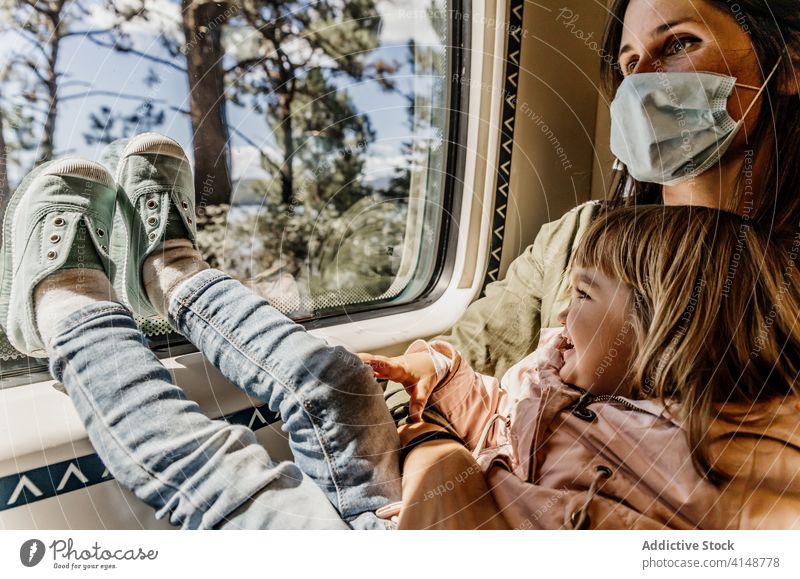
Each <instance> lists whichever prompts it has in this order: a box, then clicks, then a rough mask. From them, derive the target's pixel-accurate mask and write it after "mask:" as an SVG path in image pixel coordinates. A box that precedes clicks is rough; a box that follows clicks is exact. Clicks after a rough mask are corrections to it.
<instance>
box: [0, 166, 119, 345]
mask: <svg viewBox="0 0 800 579" xmlns="http://www.w3.org/2000/svg"><path fill="white" fill-rule="evenodd" d="M116 191H117V187H116V184H115V183H114V179H113V178H112V177H111V175H110V174H109V173H108V171H107V170H106V169H105V167H103V166H102V165H100V164H99V163H95V162H94V161H88V160H84V159H77V158H67V159H61V160H57V161H50V162H48V163H44V164H43V165H40V166H39V167H37V168H36V169H34V170H33V171H31V172H30V173H29V174H28V175H27V176H26V177H25V178H24V179H23V180H22V183H21V184H20V185H19V187H18V188H17V190H16V191H15V192H14V194H13V195H12V196H11V199H10V200H9V203H8V206H7V208H6V212H5V215H4V217H3V246H2V250H0V253H2V256H0V324H2V325H3V330H4V331H5V333H6V336H7V337H8V340H9V342H11V345H13V346H14V347H15V348H16V349H17V350H19V351H20V352H22V353H24V354H27V355H28V356H34V357H38V358H42V357H47V353H46V352H45V345H44V343H43V340H42V337H41V335H40V334H39V331H38V329H37V326H36V315H35V311H34V305H35V304H34V289H35V288H36V285H37V284H38V283H39V282H40V281H42V280H43V279H44V278H45V277H46V276H48V275H50V274H51V273H54V272H56V271H59V270H64V269H69V268H89V269H99V270H102V271H104V272H105V273H106V274H107V275H110V272H111V269H112V265H111V263H110V254H109V239H110V238H111V235H112V233H113V223H114V212H115V208H116V194H117V193H116Z"/></svg>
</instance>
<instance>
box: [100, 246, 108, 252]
mask: <svg viewBox="0 0 800 579" xmlns="http://www.w3.org/2000/svg"><path fill="white" fill-rule="evenodd" d="M100 249H102V250H103V251H105V252H108V247H107V246H105V245H101V246H100Z"/></svg>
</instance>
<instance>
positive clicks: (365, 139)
mask: <svg viewBox="0 0 800 579" xmlns="http://www.w3.org/2000/svg"><path fill="white" fill-rule="evenodd" d="M452 4H453V2H452V0H419V1H415V2H407V1H405V0H402V1H401V0H391V1H389V0H359V1H355V2H338V1H336V2H333V1H318V2H314V1H306V2H266V1H257V0H256V1H252V2H224V3H214V2H188V1H186V0H183V1H181V0H124V1H116V0H115V1H108V0H57V1H55V2H40V1H37V0H24V1H22V2H17V3H13V4H10V5H9V6H8V7H7V8H5V9H4V12H3V13H2V14H0V22H1V23H2V24H1V25H2V41H0V55H2V58H1V59H0V62H2V63H3V64H2V68H1V69H0V128H2V130H0V134H1V135H2V136H3V138H2V139H0V179H1V180H2V188H3V190H2V198H3V199H4V200H5V199H7V198H8V195H9V192H10V191H13V187H14V186H15V184H16V183H18V182H19V180H20V179H21V178H22V176H23V175H24V174H25V173H27V172H28V171H29V170H30V169H31V168H32V167H33V166H34V165H35V164H36V163H39V162H42V161H46V160H48V159H52V158H56V157H59V156H64V155H79V156H83V157H88V158H94V159H99V158H100V157H101V155H102V150H103V147H105V146H106V145H107V144H108V143H110V142H111V141H113V140H115V139H118V138H125V137H129V136H131V135H133V134H136V133H139V132H144V131H157V132H161V133H164V134H166V135H169V136H171V137H173V138H175V139H176V140H178V141H179V142H180V143H181V144H182V145H183V147H184V148H185V149H186V151H187V153H188V154H189V156H190V158H191V159H192V161H193V164H194V171H195V187H196V194H197V219H198V227H199V231H198V243H199V245H200V248H201V250H202V252H203V254H204V255H205V257H206V258H207V260H208V261H209V262H210V263H211V265H212V266H214V267H218V268H220V269H223V270H225V271H227V272H228V273H229V274H231V275H232V276H234V277H236V278H238V279H240V280H241V281H242V282H243V283H245V284H246V285H248V286H250V287H252V288H253V289H255V290H256V291H257V292H258V293H260V294H261V295H262V296H264V297H265V298H266V299H267V300H268V301H270V303H272V304H273V305H274V306H276V307H277V308H279V309H280V310H282V311H283V312H285V313H286V314H288V315H290V316H292V317H293V318H295V319H298V320H308V319H312V318H320V317H324V316H329V315H333V314H341V313H342V312H343V311H344V310H345V308H350V307H353V306H364V305H365V304H370V306H369V307H373V308H374V307H378V306H379V305H386V304H389V305H396V304H398V303H408V302H409V301H412V300H414V299H416V298H417V297H418V296H419V295H420V294H421V293H422V292H423V291H424V290H425V288H426V287H428V286H429V284H430V281H431V279H432V277H433V276H434V274H435V273H436V272H435V269H436V267H435V263H437V256H438V254H439V252H440V251H441V249H440V246H441V245H442V244H440V243H439V242H440V239H441V237H442V236H441V231H442V227H443V225H442V220H443V219H444V215H445V214H446V211H447V206H446V203H445V195H444V191H445V190H446V187H447V182H446V177H447V178H449V179H453V178H454V176H453V175H452V174H451V173H450V172H448V171H447V170H446V168H445V164H446V162H447V150H448V146H447V144H448V143H449V142H450V141H449V139H448V134H447V133H448V131H449V130H452V126H451V123H450V122H449V121H448V115H450V114H451V112H452V102H453V100H452V98H453V95H452V93H451V86H450V83H449V82H448V79H449V78H450V73H449V71H450V69H451V68H452V66H453V62H454V58H455V57H456V56H457V55H455V54H454V49H453V44H454V43H453V42H452V36H453V34H454V32H453V30H454V27H456V26H461V25H463V22H464V21H466V19H461V18H454V17H453V5H452ZM439 261H441V260H439ZM139 321H140V324H141V325H142V327H143V329H144V330H145V332H146V333H147V334H148V335H149V336H151V337H153V339H155V340H157V336H159V335H162V334H165V333H166V332H168V331H169V329H168V327H167V326H166V324H165V322H164V321H163V320H158V319H150V320H139ZM0 350H1V352H0V356H1V357H2V360H3V363H2V369H3V372H4V373H5V372H6V371H8V370H9V369H10V368H12V369H13V368H14V367H15V366H14V363H11V364H10V363H9V360H14V359H18V358H20V356H21V355H20V354H18V353H17V352H15V351H14V350H13V348H11V346H10V345H9V344H8V342H7V341H6V340H5V338H3V340H2V344H0ZM18 362H24V360H22V361H20V360H18ZM28 362H30V361H28ZM26 367H27V366H26Z"/></svg>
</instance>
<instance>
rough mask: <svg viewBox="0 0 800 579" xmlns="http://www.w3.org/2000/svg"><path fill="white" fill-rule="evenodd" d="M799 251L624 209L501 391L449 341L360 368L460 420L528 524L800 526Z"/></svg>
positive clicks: (505, 500)
mask: <svg viewBox="0 0 800 579" xmlns="http://www.w3.org/2000/svg"><path fill="white" fill-rule="evenodd" d="M798 254H800V235H797V236H795V237H794V238H792V239H787V238H783V237H780V236H778V237H776V236H774V235H773V236H770V234H769V232H763V231H760V230H757V229H755V228H754V227H752V226H750V225H749V224H748V222H747V221H746V220H744V219H742V218H740V217H738V216H736V215H734V214H731V213H726V212H721V211H718V210H715V209H708V208H705V207H689V206H665V207H661V206H645V207H638V208H625V209H620V210H615V211H612V212H609V213H607V214H605V216H604V217H603V218H601V219H598V220H597V221H596V222H595V223H594V224H593V225H592V226H591V227H590V229H589V230H588V231H587V232H586V234H585V236H584V237H583V238H582V239H581V241H580V245H579V247H578V249H577V251H576V252H575V253H574V254H573V259H572V264H571V268H569V269H568V271H571V286H572V287H571V289H572V292H573V295H572V301H571V303H570V305H569V307H568V308H567V309H566V310H564V311H563V312H561V313H560V315H559V321H560V322H561V324H562V325H563V329H558V328H550V329H545V330H543V331H542V335H541V338H540V344H539V348H538V349H537V350H536V351H534V352H533V353H532V354H530V355H529V356H527V357H526V358H524V359H523V360H521V361H520V362H518V363H517V364H516V365H514V366H513V367H512V368H511V369H510V370H509V371H508V372H507V373H506V374H505V375H504V376H503V378H502V380H501V381H500V382H498V381H497V380H496V379H494V378H492V377H489V376H484V375H481V374H478V373H476V372H475V371H473V370H472V369H471V368H470V367H469V366H468V365H467V363H466V362H465V361H464V360H463V359H462V358H461V356H460V355H459V353H458V352H457V351H455V349H454V348H452V347H451V346H450V345H449V344H447V343H446V342H441V341H435V342H432V343H430V344H428V343H426V342H424V341H422V340H418V341H417V342H415V343H413V344H412V345H411V346H410V347H409V349H408V350H407V352H406V354H405V355H404V356H401V357H398V358H383V357H380V356H371V355H368V354H362V355H361V358H362V360H364V361H366V362H368V363H369V364H370V365H371V366H373V369H374V370H375V373H376V375H378V376H380V377H385V378H389V379H393V380H396V381H399V382H401V383H403V385H404V386H406V387H407V389H408V390H409V394H410V395H411V414H412V418H416V419H417V420H418V419H419V417H420V414H421V411H422V409H423V408H424V407H425V406H426V405H430V406H433V407H435V408H436V409H438V410H439V412H440V413H442V414H444V416H446V417H447V419H448V420H449V422H450V424H451V425H452V428H453V429H454V430H455V432H456V433H457V434H458V435H460V436H461V437H462V438H463V440H464V441H465V443H466V444H467V445H468V446H469V448H470V449H472V450H473V452H474V455H475V456H476V458H477V460H478V463H479V464H480V465H481V467H482V470H483V472H484V474H485V476H486V478H487V482H488V486H489V488H490V490H491V494H492V496H493V498H494V500H495V502H496V504H497V507H498V511H499V513H501V514H502V516H503V517H504V518H505V520H506V521H507V522H508V523H509V524H510V525H511V526H513V527H515V528H545V529H552V528H560V527H568V528H588V527H592V528H612V529H620V528H660V527H669V528H681V529H692V528H709V529H710V528H713V529H717V528H734V529H735V528H800V397H798V389H797V387H796V386H795V380H796V378H797V375H798V372H800V323H798V321H797V315H798V312H800V292H799V291H798V287H800V286H798V280H797V276H798V271H797V268H796V259H797V257H798ZM719 264H728V265H727V267H719ZM437 366H438V367H437ZM437 370H438V372H437ZM437 374H438V376H437ZM426 498H430V497H424V496H417V497H409V496H405V497H404V501H405V506H406V512H407V511H408V509H409V508H413V507H414V506H417V505H419V503H420V502H421V501H424V500H425V499H426ZM415 513H416V514H415V520H414V523H413V525H414V526H417V525H423V526H425V525H428V524H432V523H433V521H426V520H425V516H424V510H423V509H416V510H415ZM402 524H403V519H402V518H401V525H402ZM405 524H406V525H411V524H412V523H410V522H409V521H405Z"/></svg>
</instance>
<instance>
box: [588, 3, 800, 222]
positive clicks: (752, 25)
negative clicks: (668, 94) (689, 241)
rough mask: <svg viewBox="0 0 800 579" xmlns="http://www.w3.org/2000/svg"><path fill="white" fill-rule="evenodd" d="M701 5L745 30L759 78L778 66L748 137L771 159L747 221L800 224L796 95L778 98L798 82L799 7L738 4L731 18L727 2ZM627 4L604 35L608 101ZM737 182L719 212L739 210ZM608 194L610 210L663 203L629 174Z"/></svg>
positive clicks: (658, 193) (614, 12) (657, 190)
mask: <svg viewBox="0 0 800 579" xmlns="http://www.w3.org/2000/svg"><path fill="white" fill-rule="evenodd" d="M703 1H704V2H707V3H708V4H709V5H711V6H713V7H715V8H717V9H718V10H720V11H722V12H724V13H725V14H726V15H728V16H729V17H730V18H734V19H736V20H737V21H738V22H740V24H741V26H743V27H744V26H746V27H747V31H748V33H749V35H750V40H751V42H752V43H753V47H754V48H755V52H756V56H757V58H758V62H759V65H760V67H761V70H762V72H763V75H762V76H764V77H765V76H766V75H767V74H768V73H769V71H770V70H772V67H773V66H775V64H776V63H777V62H778V61H779V60H780V63H781V64H780V65H779V67H778V70H777V71H776V73H775V75H774V76H773V77H772V79H771V80H770V82H769V84H768V85H767V87H766V90H765V91H764V93H763V96H762V98H763V99H764V103H765V106H762V107H761V112H760V114H759V117H758V119H757V121H756V124H755V127H754V131H753V132H752V133H751V136H750V142H751V143H753V144H754V146H755V147H768V148H769V154H768V157H769V158H768V163H767V166H768V169H767V173H766V178H765V181H764V189H763V191H762V192H761V193H760V194H759V195H756V196H754V197H755V200H754V206H753V207H752V211H751V212H750V213H749V217H750V218H751V219H752V220H753V221H757V222H765V223H771V224H772V227H773V228H779V229H783V228H787V227H794V226H796V225H797V223H798V222H800V195H798V191H800V169H799V168H800V101H799V100H798V95H790V94H781V93H780V91H779V90H777V87H778V86H779V85H780V84H782V83H786V82H788V81H794V80H796V79H797V73H796V71H795V67H794V63H795V62H797V60H798V58H800V1H798V0H786V1H782V2H774V1H769V0H737V1H736V3H735V6H736V9H735V10H736V11H735V13H734V12H733V11H732V10H733V8H732V6H733V4H731V3H730V2H728V1H727V0H703ZM628 4H629V0H615V1H614V3H613V6H612V7H611V9H610V19H609V21H608V25H607V27H606V31H605V39H604V41H603V43H604V47H603V49H604V51H605V52H603V54H608V55H612V56H613V57H614V60H613V61H612V60H611V59H603V61H602V62H601V76H602V81H603V86H604V89H605V92H606V93H607V96H608V98H609V99H611V98H613V96H614V94H615V93H616V91H617V88H618V87H619V85H620V84H621V83H622V80H623V75H622V71H621V70H620V67H619V66H618V64H617V63H616V55H617V54H619V49H620V43H621V39H622V30H623V20H624V18H625V11H626V10H627V8H628ZM757 153H758V152H757V151H756V154H757ZM765 154H766V153H765ZM741 179H743V177H740V182H739V183H737V187H736V192H735V193H734V195H733V196H732V197H731V199H730V203H731V205H730V206H729V207H723V209H726V210H729V211H735V210H736V208H737V207H740V205H741V202H742V197H743V195H744V192H743V191H742V189H743V187H742V181H741ZM611 191H612V194H611V195H610V196H609V204H610V205H611V206H612V207H620V206H628V205H634V204H637V205H642V204H654V203H661V202H662V187H661V185H659V184H656V183H643V182H640V181H636V180H635V179H634V178H633V177H632V176H630V174H629V173H628V170H627V168H623V169H622V170H620V171H617V178H616V181H615V182H613V183H612V186H611Z"/></svg>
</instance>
